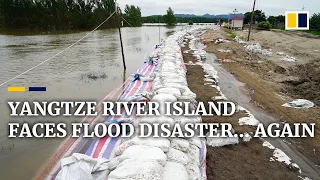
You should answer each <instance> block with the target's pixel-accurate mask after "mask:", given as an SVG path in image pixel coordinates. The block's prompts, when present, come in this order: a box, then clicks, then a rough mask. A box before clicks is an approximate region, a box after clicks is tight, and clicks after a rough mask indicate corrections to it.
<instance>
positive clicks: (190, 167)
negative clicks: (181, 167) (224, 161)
mask: <svg viewBox="0 0 320 180" xmlns="http://www.w3.org/2000/svg"><path fill="white" fill-rule="evenodd" d="M186 169H187V172H188V175H189V180H201V172H200V168H199V166H196V165H194V164H190V163H189V164H187V166H186Z"/></svg>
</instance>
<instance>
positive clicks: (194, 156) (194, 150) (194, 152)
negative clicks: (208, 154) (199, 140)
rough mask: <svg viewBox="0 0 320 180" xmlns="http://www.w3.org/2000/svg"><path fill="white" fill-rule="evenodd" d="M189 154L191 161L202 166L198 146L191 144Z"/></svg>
mask: <svg viewBox="0 0 320 180" xmlns="http://www.w3.org/2000/svg"><path fill="white" fill-rule="evenodd" d="M187 156H188V157H189V163H191V164H194V165H196V166H200V149H199V148H198V146H195V145H190V148H189V150H188V153H187Z"/></svg>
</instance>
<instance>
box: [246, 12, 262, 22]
mask: <svg viewBox="0 0 320 180" xmlns="http://www.w3.org/2000/svg"><path fill="white" fill-rule="evenodd" d="M251 13H252V12H246V13H245V14H244V23H245V24H248V23H250V20H251ZM253 21H254V22H256V21H257V22H258V23H259V22H262V21H266V15H265V14H264V12H262V10H255V11H254V16H253Z"/></svg>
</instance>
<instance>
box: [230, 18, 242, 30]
mask: <svg viewBox="0 0 320 180" xmlns="http://www.w3.org/2000/svg"><path fill="white" fill-rule="evenodd" d="M229 27H230V28H232V29H242V27H243V18H242V17H239V16H237V17H234V18H232V20H231V21H230V22H229Z"/></svg>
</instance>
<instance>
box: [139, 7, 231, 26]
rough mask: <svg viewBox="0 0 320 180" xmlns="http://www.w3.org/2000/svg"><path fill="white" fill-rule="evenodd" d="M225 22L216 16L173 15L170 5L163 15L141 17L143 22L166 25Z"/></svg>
mask: <svg viewBox="0 0 320 180" xmlns="http://www.w3.org/2000/svg"><path fill="white" fill-rule="evenodd" d="M219 21H220V22H227V21H228V20H227V19H216V18H206V17H200V16H198V17H175V15H174V11H173V10H172V9H171V7H169V8H168V10H167V13H166V14H165V15H163V16H161V15H154V16H145V17H142V22H143V23H166V24H167V25H168V26H174V25H176V24H179V23H189V24H193V23H217V22H219Z"/></svg>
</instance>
